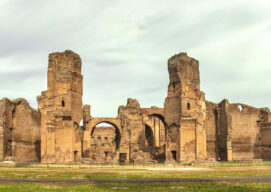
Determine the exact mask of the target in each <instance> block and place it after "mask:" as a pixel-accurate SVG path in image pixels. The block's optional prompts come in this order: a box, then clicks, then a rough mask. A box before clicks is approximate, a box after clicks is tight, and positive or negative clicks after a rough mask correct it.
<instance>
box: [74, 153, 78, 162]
mask: <svg viewBox="0 0 271 192" xmlns="http://www.w3.org/2000/svg"><path fill="white" fill-rule="evenodd" d="M77 161H78V151H74V162H77Z"/></svg>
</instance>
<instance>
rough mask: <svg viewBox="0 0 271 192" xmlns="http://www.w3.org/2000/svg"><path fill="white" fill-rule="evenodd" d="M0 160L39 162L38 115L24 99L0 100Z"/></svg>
mask: <svg viewBox="0 0 271 192" xmlns="http://www.w3.org/2000/svg"><path fill="white" fill-rule="evenodd" d="M0 132H1V135H0V142H1V144H0V145H1V149H0V150H1V151H0V155H1V159H2V160H13V161H15V162H31V161H40V113H39V112H38V111H37V110H35V109H33V108H31V107H30V106H29V104H28V102H27V101H26V100H25V99H16V100H9V99H6V98H4V99H2V100H0Z"/></svg>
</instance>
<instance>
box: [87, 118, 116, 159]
mask: <svg viewBox="0 0 271 192" xmlns="http://www.w3.org/2000/svg"><path fill="white" fill-rule="evenodd" d="M90 136H91V147H90V154H91V155H90V158H91V159H92V160H93V161H95V162H99V163H109V162H114V161H115V160H116V159H117V158H118V157H117V155H116V154H117V153H118V149H119V145H120V140H121V134H120V130H119V128H118V127H117V126H116V125H115V124H114V123H111V122H99V123H97V124H96V125H95V126H94V127H93V128H92V130H91V135H90Z"/></svg>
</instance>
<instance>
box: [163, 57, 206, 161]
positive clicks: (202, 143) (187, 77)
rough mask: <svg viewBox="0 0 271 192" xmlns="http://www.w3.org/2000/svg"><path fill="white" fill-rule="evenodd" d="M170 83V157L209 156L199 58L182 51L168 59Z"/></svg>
mask: <svg viewBox="0 0 271 192" xmlns="http://www.w3.org/2000/svg"><path fill="white" fill-rule="evenodd" d="M168 71H169V79H170V83H169V86H168V96H167V98H166V101H165V105H164V114H165V122H166V124H167V125H168V135H167V146H166V150H167V151H166V157H167V160H169V161H171V160H176V161H178V162H180V161H181V162H191V161H194V160H199V159H204V158H206V133H205V129H204V127H203V123H204V120H205V110H206V109H205V98H204V93H203V92H201V91H200V77H199V64H198V61H197V60H195V59H193V58H190V57H188V56H187V54H186V53H180V54H178V55H175V56H173V57H171V58H170V59H169V60H168Z"/></svg>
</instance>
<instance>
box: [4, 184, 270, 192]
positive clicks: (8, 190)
mask: <svg viewBox="0 0 271 192" xmlns="http://www.w3.org/2000/svg"><path fill="white" fill-rule="evenodd" d="M0 191H5V192H14V191H16V192H31V191H57V192H62V191H63V192H64V191H69V192H72V191H97V192H99V191H119V192H121V191H129V192H133V191H151V192H154V191H155V192H159V191H161V192H165V191H186V192H192V191H201V192H205V191H208V192H211V191H219V192H224V191H244V192H249V191H253V192H258V191H259V192H264V191H271V184H240V183H231V184H229V183H203V184H199V183H188V182H186V183H154V184H149V183H147V184H145V183H141V184H138V183H136V184H135V183H123V184H114V183H110V184H109V183H106V184H96V185H94V184H92V185H76V186H69V185H68V186H67V185H52V184H37V183H27V184H26V183H17V184H16V183H5V184H4V183H0Z"/></svg>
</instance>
